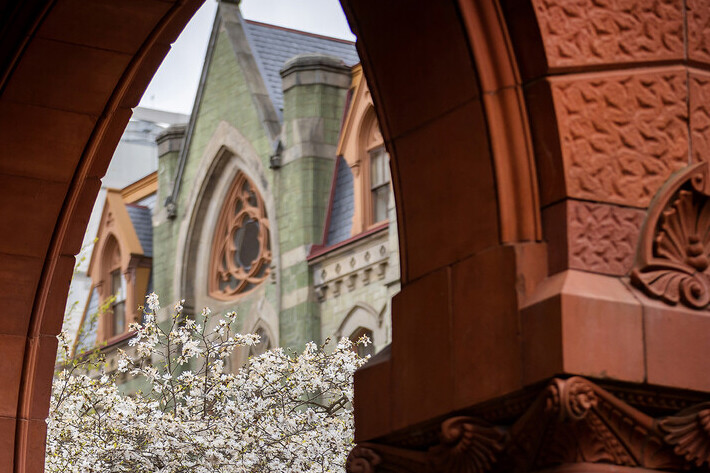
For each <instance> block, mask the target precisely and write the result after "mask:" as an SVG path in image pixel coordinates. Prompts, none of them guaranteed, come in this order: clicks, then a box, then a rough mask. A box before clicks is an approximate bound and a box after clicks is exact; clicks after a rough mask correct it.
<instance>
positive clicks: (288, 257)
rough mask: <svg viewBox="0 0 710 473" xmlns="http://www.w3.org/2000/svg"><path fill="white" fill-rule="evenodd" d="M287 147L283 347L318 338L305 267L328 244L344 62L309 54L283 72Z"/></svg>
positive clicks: (345, 82) (278, 185)
mask: <svg viewBox="0 0 710 473" xmlns="http://www.w3.org/2000/svg"><path fill="white" fill-rule="evenodd" d="M281 77H282V79H283V91H284V110H283V115H284V123H283V133H282V145H283V149H282V150H281V152H280V156H277V157H276V158H275V159H277V160H278V162H275V161H273V160H272V165H273V167H274V168H275V172H274V174H275V178H274V180H275V189H276V191H275V194H276V201H277V204H276V206H277V212H278V216H277V218H278V221H279V228H280V231H279V238H280V242H279V245H280V249H281V264H280V266H279V268H280V271H281V281H282V287H281V314H280V324H281V327H280V333H281V345H283V346H296V347H300V346H302V345H303V344H304V343H305V342H307V341H311V340H319V339H320V321H319V315H318V310H319V309H318V307H319V305H318V303H317V298H316V296H315V294H313V291H312V288H313V283H312V281H311V274H310V271H309V268H308V263H307V262H306V258H305V257H306V255H307V254H308V252H309V251H310V247H311V245H313V244H314V243H319V242H321V241H322V238H323V225H324V219H325V215H326V207H327V204H328V195H329V193H330V186H331V181H332V178H333V167H334V165H335V151H336V145H337V142H338V133H339V130H340V121H341V119H342V114H343V106H344V103H345V92H346V90H347V88H348V87H349V86H350V69H349V68H348V67H347V66H345V65H344V64H343V63H342V61H341V60H340V59H336V58H333V57H330V56H325V55H322V54H303V55H299V56H296V57H295V58H293V59H291V60H289V61H288V62H286V64H285V65H284V67H283V69H282V70H281Z"/></svg>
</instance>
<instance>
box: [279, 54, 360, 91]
mask: <svg viewBox="0 0 710 473" xmlns="http://www.w3.org/2000/svg"><path fill="white" fill-rule="evenodd" d="M280 72H281V78H282V80H283V82H282V88H283V91H284V92H286V91H287V90H289V89H291V88H292V87H295V86H297V85H310V84H323V85H330V86H333V87H338V88H341V89H347V88H348V87H349V86H350V68H349V67H348V66H346V65H345V63H344V62H343V61H342V60H340V59H338V58H336V57H333V56H328V55H326V54H319V53H307V54H299V55H298V56H296V57H294V58H291V59H289V60H288V61H286V64H284V66H283V68H282V69H281V71H280Z"/></svg>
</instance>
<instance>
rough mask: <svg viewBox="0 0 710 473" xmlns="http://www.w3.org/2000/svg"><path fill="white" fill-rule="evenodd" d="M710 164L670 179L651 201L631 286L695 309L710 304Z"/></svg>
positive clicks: (693, 167)
mask: <svg viewBox="0 0 710 473" xmlns="http://www.w3.org/2000/svg"><path fill="white" fill-rule="evenodd" d="M709 181H710V173H709V171H708V163H698V164H694V165H692V166H689V167H687V168H685V169H683V170H681V171H679V172H678V173H676V174H674V175H673V176H671V178H670V179H669V180H668V181H667V182H666V184H665V185H664V186H663V187H662V188H661V190H660V191H659V192H658V194H657V195H656V197H655V198H654V199H653V201H652V202H651V205H650V207H649V211H648V216H647V218H646V221H645V222H644V225H643V227H642V229H641V237H640V241H639V247H638V252H637V255H636V262H635V264H634V269H633V270H632V272H631V282H632V283H633V284H634V285H635V286H636V287H638V288H640V289H641V290H642V291H644V292H645V293H646V294H647V295H649V296H650V297H653V298H656V299H661V300H662V301H664V302H666V303H668V304H671V305H676V304H679V303H680V304H683V305H685V306H687V307H689V308H692V309H706V308H707V307H708V305H709V304H710V270H709V268H710V198H709V197H710V182H709Z"/></svg>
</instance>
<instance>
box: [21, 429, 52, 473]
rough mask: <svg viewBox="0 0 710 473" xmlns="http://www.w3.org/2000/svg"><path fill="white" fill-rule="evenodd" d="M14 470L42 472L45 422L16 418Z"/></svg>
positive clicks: (24, 472) (45, 439)
mask: <svg viewBox="0 0 710 473" xmlns="http://www.w3.org/2000/svg"><path fill="white" fill-rule="evenodd" d="M17 443H18V445H17V447H16V456H15V463H16V465H17V470H16V471H21V472H22V473H42V472H43V471H44V450H45V446H46V445H47V423H46V422H45V421H44V419H42V420H25V419H18V420H17Z"/></svg>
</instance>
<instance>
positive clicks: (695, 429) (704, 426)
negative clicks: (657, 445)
mask: <svg viewBox="0 0 710 473" xmlns="http://www.w3.org/2000/svg"><path fill="white" fill-rule="evenodd" d="M659 427H660V429H661V431H662V432H663V433H664V438H665V440H666V442H668V443H670V444H671V445H673V446H674V449H673V450H674V451H675V453H676V454H678V455H681V456H683V457H684V458H685V459H686V460H687V461H688V462H691V463H693V464H694V465H695V466H697V467H701V466H703V464H705V466H706V467H707V466H708V465H709V464H710V403H707V402H705V403H702V404H698V405H697V406H693V407H691V408H689V409H686V410H684V411H681V412H679V413H678V414H677V415H675V416H671V417H667V418H665V419H661V420H660V421H659Z"/></svg>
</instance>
